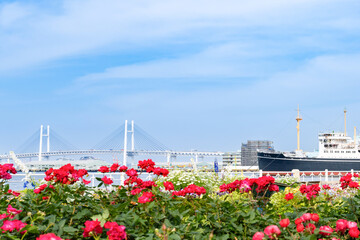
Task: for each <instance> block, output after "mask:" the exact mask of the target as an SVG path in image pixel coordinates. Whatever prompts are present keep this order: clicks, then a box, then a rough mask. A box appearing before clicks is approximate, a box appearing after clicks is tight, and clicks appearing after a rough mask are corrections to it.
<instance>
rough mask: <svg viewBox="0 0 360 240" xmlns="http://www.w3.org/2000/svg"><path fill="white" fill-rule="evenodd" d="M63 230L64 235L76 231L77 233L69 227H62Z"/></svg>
mask: <svg viewBox="0 0 360 240" xmlns="http://www.w3.org/2000/svg"><path fill="white" fill-rule="evenodd" d="M63 230H64V232H66V233H74V232H77V231H78V229H76V228H73V227H70V226H66V227H64V228H63Z"/></svg>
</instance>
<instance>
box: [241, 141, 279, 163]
mask: <svg viewBox="0 0 360 240" xmlns="http://www.w3.org/2000/svg"><path fill="white" fill-rule="evenodd" d="M272 144H273V142H272V141H267V140H263V141H262V140H255V141H250V140H248V141H247V143H246V144H244V143H243V144H242V145H241V165H242V166H257V165H258V160H257V150H273V149H274V148H273V145H272Z"/></svg>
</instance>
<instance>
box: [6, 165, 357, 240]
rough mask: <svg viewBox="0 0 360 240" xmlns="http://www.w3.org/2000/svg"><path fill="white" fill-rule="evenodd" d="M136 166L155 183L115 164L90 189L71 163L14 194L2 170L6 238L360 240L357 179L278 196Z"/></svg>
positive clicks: (260, 187)
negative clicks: (117, 178)
mask: <svg viewBox="0 0 360 240" xmlns="http://www.w3.org/2000/svg"><path fill="white" fill-rule="evenodd" d="M138 166H139V168H140V169H141V170H142V172H147V173H151V174H153V176H154V178H153V180H152V181H144V180H141V178H140V177H139V174H141V172H138V171H137V170H135V169H128V168H127V167H126V166H120V165H118V164H113V165H112V166H110V167H108V166H103V167H101V168H100V169H99V171H100V172H102V173H103V177H101V178H98V179H97V180H98V181H100V184H99V186H98V187H89V186H88V184H89V181H88V180H87V177H88V174H87V172H86V170H83V169H74V167H73V166H71V165H70V164H68V165H65V166H63V167H61V168H60V169H50V170H49V171H47V172H46V177H45V179H44V182H42V183H41V184H38V185H37V186H36V188H35V189H25V190H23V191H21V192H16V191H12V190H10V189H9V185H8V184H7V181H8V180H9V179H11V174H16V170H15V169H14V168H13V166H12V165H11V164H4V165H0V198H1V201H0V228H1V230H0V239H39V240H45V239H55V240H59V239H129V240H130V239H356V238H359V234H360V232H359V229H358V222H359V216H360V194H359V190H358V189H359V184H358V181H357V180H358V179H357V178H358V176H357V175H351V174H348V175H346V176H344V177H343V178H341V185H339V186H337V185H334V186H328V185H323V186H319V185H309V186H306V185H302V186H297V187H291V188H290V187H288V188H285V189H284V190H280V191H279V187H278V186H277V184H276V183H275V180H274V178H272V177H270V176H263V177H259V178H255V179H247V178H246V179H237V180H235V181H232V182H226V180H221V179H218V178H217V176H216V175H211V174H207V175H204V176H203V177H200V176H195V177H193V176H190V177H187V178H186V179H190V180H189V181H188V180H184V179H185V178H184V177H183V176H181V175H180V174H179V173H176V174H170V175H172V177H170V178H168V177H167V176H168V175H169V171H168V170H166V169H163V168H158V167H156V166H155V163H154V162H153V161H152V160H144V161H139V164H138ZM111 172H122V174H124V177H126V179H124V180H125V181H124V185H123V186H116V185H114V184H113V180H112V179H111V177H109V175H107V174H109V173H111ZM194 174H195V173H194ZM174 176H175V177H174ZM192 179H194V182H192ZM186 181H188V182H186ZM185 182H186V184H184V183H185ZM101 186H102V188H100V187H101Z"/></svg>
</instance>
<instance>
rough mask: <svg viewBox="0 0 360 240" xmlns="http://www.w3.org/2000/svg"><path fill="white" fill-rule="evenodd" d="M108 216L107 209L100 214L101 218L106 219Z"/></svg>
mask: <svg viewBox="0 0 360 240" xmlns="http://www.w3.org/2000/svg"><path fill="white" fill-rule="evenodd" d="M109 215H110V213H109V209H105V210H104V212H103V214H102V218H103V219H107V218H108V217H109Z"/></svg>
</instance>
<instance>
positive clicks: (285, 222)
mask: <svg viewBox="0 0 360 240" xmlns="http://www.w3.org/2000/svg"><path fill="white" fill-rule="evenodd" d="M279 224H280V226H281V227H282V228H286V227H287V226H289V224H290V220H289V219H288V218H285V219H281V221H280V222H279Z"/></svg>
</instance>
